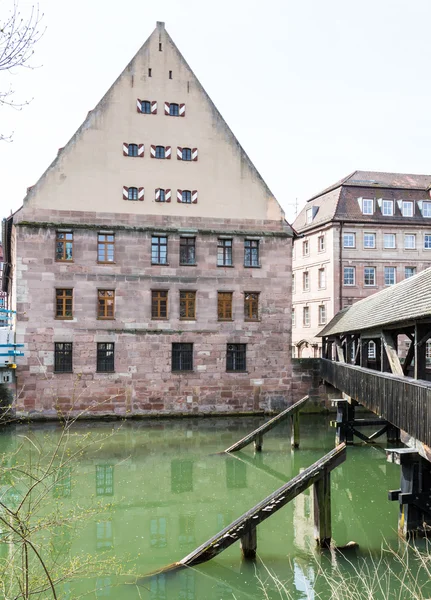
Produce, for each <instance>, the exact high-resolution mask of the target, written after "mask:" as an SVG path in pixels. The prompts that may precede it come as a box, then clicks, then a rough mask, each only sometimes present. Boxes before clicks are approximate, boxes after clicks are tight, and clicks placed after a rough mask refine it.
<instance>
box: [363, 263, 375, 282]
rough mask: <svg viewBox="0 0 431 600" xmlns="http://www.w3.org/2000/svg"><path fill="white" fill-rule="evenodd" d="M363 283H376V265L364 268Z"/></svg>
mask: <svg viewBox="0 0 431 600" xmlns="http://www.w3.org/2000/svg"><path fill="white" fill-rule="evenodd" d="M364 285H376V267H365V268H364Z"/></svg>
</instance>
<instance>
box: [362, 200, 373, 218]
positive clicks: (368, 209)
mask: <svg viewBox="0 0 431 600" xmlns="http://www.w3.org/2000/svg"><path fill="white" fill-rule="evenodd" d="M373 213H374V200H373V199H371V198H362V214H364V215H372V214H373Z"/></svg>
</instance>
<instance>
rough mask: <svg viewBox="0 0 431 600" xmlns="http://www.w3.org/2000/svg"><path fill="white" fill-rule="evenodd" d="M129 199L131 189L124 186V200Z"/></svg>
mask: <svg viewBox="0 0 431 600" xmlns="http://www.w3.org/2000/svg"><path fill="white" fill-rule="evenodd" d="M128 199H129V188H128V187H126V186H124V185H123V200H128Z"/></svg>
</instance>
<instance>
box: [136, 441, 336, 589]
mask: <svg viewBox="0 0 431 600" xmlns="http://www.w3.org/2000/svg"><path fill="white" fill-rule="evenodd" d="M345 460H346V445H345V444H340V445H339V446H337V447H336V448H334V449H333V450H331V452H328V454H326V455H325V456H323V457H322V458H320V459H319V460H318V461H316V462H315V463H314V464H312V465H311V466H310V467H308V468H307V469H305V470H304V471H302V473H299V475H296V477H294V478H293V479H291V480H290V481H289V482H288V483H285V484H284V485H283V486H281V487H280V488H279V489H278V490H276V491H275V492H273V493H272V494H270V495H269V496H267V497H266V498H265V499H264V500H262V501H261V502H259V503H258V504H256V506H253V508H252V509H250V510H248V511H247V512H246V513H244V514H243V515H242V516H241V517H239V518H238V519H236V520H235V521H233V523H231V524H230V525H228V526H227V527H225V528H224V529H222V530H221V531H220V532H219V533H217V534H216V535H214V536H213V537H212V538H210V539H209V540H208V541H206V542H205V543H204V544H201V545H200V546H199V547H198V548H196V550H194V551H193V552H191V553H190V554H188V555H187V556H185V557H184V558H183V559H181V560H180V561H179V562H176V563H173V564H171V565H168V566H166V567H164V568H162V569H160V570H158V571H155V572H152V573H149V574H148V575H146V576H145V578H146V577H151V576H153V575H156V574H159V573H165V572H168V571H173V570H176V569H181V568H184V567H193V566H196V565H199V564H201V563H203V562H206V561H208V560H211V559H212V558H214V557H215V556H217V555H218V554H220V553H221V552H223V550H226V548H229V546H231V545H232V544H234V543H235V542H237V541H241V547H242V551H243V554H244V556H245V557H252V556H253V553H254V554H255V553H256V527H257V525H259V523H262V521H265V520H266V519H268V518H269V517H270V516H271V515H273V514H275V513H276V512H277V511H278V510H280V508H282V507H283V506H285V505H286V504H287V503H288V502H290V501H291V500H293V499H294V498H296V496H298V495H299V494H301V493H302V492H304V491H305V490H306V489H307V488H309V487H310V486H311V485H316V484H317V485H316V487H319V488H321V487H322V484H324V487H325V488H326V487H327V486H328V485H329V474H330V472H331V471H332V470H333V469H335V468H336V467H337V466H338V465H340V464H341V463H343V462H344V461H345ZM319 484H320V485H319ZM315 496H316V494H315ZM317 496H318V497H317V498H315V510H314V513H315V537H316V538H317V539H318V541H319V542H324V545H327V543H328V534H329V537H330V529H331V526H330V505H329V501H330V494H329V493H328V494H326V497H327V498H328V502H327V503H324V502H322V501H321V499H320V502H319V497H320V496H322V494H317ZM328 518H329V521H328ZM316 528H317V530H316ZM322 532H324V533H323V534H322ZM322 535H323V538H324V539H322Z"/></svg>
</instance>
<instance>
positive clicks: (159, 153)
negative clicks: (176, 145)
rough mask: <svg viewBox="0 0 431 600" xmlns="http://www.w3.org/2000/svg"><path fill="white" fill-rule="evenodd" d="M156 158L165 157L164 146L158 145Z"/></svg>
mask: <svg viewBox="0 0 431 600" xmlns="http://www.w3.org/2000/svg"><path fill="white" fill-rule="evenodd" d="M156 158H165V147H164V146H156Z"/></svg>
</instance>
